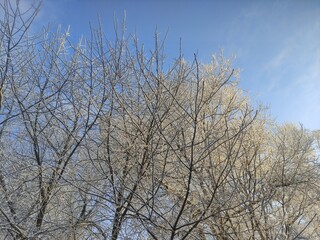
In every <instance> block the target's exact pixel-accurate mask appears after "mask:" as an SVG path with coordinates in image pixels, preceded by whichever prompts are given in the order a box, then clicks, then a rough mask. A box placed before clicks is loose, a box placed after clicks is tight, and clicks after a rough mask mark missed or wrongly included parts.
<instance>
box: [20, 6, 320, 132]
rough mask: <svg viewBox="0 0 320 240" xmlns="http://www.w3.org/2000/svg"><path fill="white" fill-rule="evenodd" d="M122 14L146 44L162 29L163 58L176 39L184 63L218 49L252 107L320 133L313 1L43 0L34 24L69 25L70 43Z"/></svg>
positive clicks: (318, 33)
mask: <svg viewBox="0 0 320 240" xmlns="http://www.w3.org/2000/svg"><path fill="white" fill-rule="evenodd" d="M23 1H24V0H23ZM25 1H26V0H25ZM124 12H126V22H127V31H128V32H132V33H137V35H138V37H139V39H140V41H141V42H144V43H145V44H146V46H148V45H149V46H152V43H153V40H154V32H155V30H156V29H157V31H158V32H159V33H160V37H161V36H165V34H166V32H168V35H167V40H166V50H167V51H166V52H167V56H168V60H170V59H174V58H175V57H177V51H178V49H179V40H180V38H182V46H183V50H184V53H185V57H186V58H187V59H192V56H193V53H195V52H197V53H198V56H199V59H200V60H201V61H202V62H207V63H209V62H210V60H211V57H212V54H213V53H219V49H224V53H225V56H226V57H231V56H235V57H236V59H235V61H234V66H235V67H239V68H240V69H241V83H240V86H241V88H242V89H244V90H245V91H247V92H248V93H249V95H250V96H251V98H252V99H253V101H254V102H255V103H263V104H264V105H267V106H269V107H270V112H271V114H272V116H273V117H274V118H275V119H276V120H277V121H278V122H280V123H282V122H295V123H302V124H303V125H304V126H305V127H306V128H309V129H320V1H319V0H281V1H280V0H277V1H276V0H261V1H259V0H251V1H246V0H241V1H240V0H234V1H231V0H224V1H223V0H221V1H214V0H212V1H209V0H207V1H205V0H193V1H191V0H113V1H112V0H43V9H42V11H41V14H40V15H39V17H38V19H37V22H36V24H37V25H38V26H40V25H46V24H48V23H49V22H52V23H54V24H61V25H62V28H67V27H68V26H69V25H70V29H71V31H70V32H71V36H72V37H73V38H74V39H77V38H79V37H80V36H81V34H84V35H85V34H86V33H87V32H88V29H89V21H91V23H92V24H93V25H94V26H96V25H97V24H96V23H97V16H98V15H99V16H100V18H101V21H102V25H103V27H104V29H105V31H106V32H107V33H108V32H109V33H110V36H112V34H113V30H112V29H113V19H114V14H115V15H116V16H117V18H118V19H120V20H121V19H122V18H123V15H124Z"/></svg>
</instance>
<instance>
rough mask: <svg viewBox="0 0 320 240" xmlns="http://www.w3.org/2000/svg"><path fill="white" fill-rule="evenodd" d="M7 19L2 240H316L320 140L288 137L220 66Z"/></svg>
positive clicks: (121, 37)
mask: <svg viewBox="0 0 320 240" xmlns="http://www.w3.org/2000/svg"><path fill="white" fill-rule="evenodd" d="M1 8H2V12H1V14H0V16H1V17H2V19H1V25H0V29H1V31H0V39H1V42H0V44H1V45H0V78H1V79H0V81H1V82H0V88H1V95H0V96H1V97H0V105H2V106H1V110H0V238H1V239H112V240H115V239H208V240H209V239H213V240H226V239H238V240H242V239H252V240H254V239H261V240H262V239H264V240H268V239H274V240H278V239H279V240H282V239H283V240H284V239H318V238H320V230H319V224H320V216H318V215H317V212H318V211H319V206H320V205H319V203H320V202H319V163H318V157H319V139H320V136H319V132H312V131H308V130H306V129H304V128H303V127H301V126H296V125H293V124H285V125H282V126H278V125H277V124H275V123H274V122H273V121H271V119H270V118H269V117H267V114H266V113H265V111H264V110H263V109H261V108H256V107H253V106H252V104H251V103H250V101H249V99H248V97H247V96H246V95H245V94H244V93H243V92H242V91H241V90H240V89H239V87H238V85H237V83H238V71H236V70H233V69H232V65H231V62H230V61H229V60H226V59H224V58H223V57H222V56H215V57H214V58H213V60H212V62H211V63H210V64H207V65H205V64H201V63H199V62H198V60H197V57H196V56H194V60H193V61H191V62H190V63H188V62H187V61H185V60H184V58H183V57H182V53H181V56H180V57H178V58H177V59H176V60H174V61H172V62H171V63H167V62H166V59H165V57H164V43H163V42H162V41H160V39H159V38H158V36H157V35H156V36H155V47H154V49H153V50H152V51H150V52H148V51H145V50H144V47H143V45H140V43H139V42H138V41H137V39H136V38H134V37H127V36H126V34H125V33H124V32H117V33H116V37H115V39H114V40H113V41H110V40H108V39H106V37H105V35H104V33H103V31H102V30H101V28H98V29H97V30H95V29H91V35H90V37H88V38H84V39H83V40H82V41H81V42H79V43H78V44H73V43H72V42H71V41H70V40H69V33H68V32H63V31H61V30H58V31H57V32H56V33H51V32H49V31H47V32H46V33H45V34H42V35H40V36H37V37H30V35H29V34H28V29H29V27H30V25H31V23H32V21H33V19H34V18H35V16H36V14H37V12H38V11H39V6H31V8H30V9H28V10H26V11H22V10H21V9H20V8H19V1H17V2H16V4H13V3H12V1H9V0H6V1H4V3H3V4H2V5H1Z"/></svg>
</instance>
